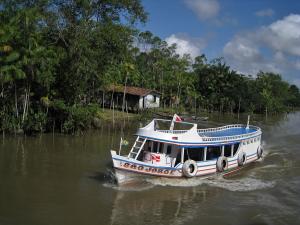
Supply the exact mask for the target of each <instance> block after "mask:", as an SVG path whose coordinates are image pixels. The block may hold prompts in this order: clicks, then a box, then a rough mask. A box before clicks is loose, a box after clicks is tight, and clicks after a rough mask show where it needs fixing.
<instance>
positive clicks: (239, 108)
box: [238, 97, 241, 120]
mask: <svg viewBox="0 0 300 225" xmlns="http://www.w3.org/2000/svg"><path fill="white" fill-rule="evenodd" d="M240 110H241V97H239V107H238V120H239V119H240Z"/></svg>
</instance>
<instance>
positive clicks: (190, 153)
mask: <svg viewBox="0 0 300 225" xmlns="http://www.w3.org/2000/svg"><path fill="white" fill-rule="evenodd" d="M187 159H192V160H194V161H196V162H197V161H203V160H204V148H186V150H185V151H184V160H187Z"/></svg>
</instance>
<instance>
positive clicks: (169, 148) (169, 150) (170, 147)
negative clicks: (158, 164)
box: [167, 145, 172, 155]
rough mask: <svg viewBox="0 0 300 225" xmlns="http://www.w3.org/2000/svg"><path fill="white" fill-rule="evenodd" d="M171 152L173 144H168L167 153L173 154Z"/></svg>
mask: <svg viewBox="0 0 300 225" xmlns="http://www.w3.org/2000/svg"><path fill="white" fill-rule="evenodd" d="M171 152H172V146H171V145H168V146H167V155H171Z"/></svg>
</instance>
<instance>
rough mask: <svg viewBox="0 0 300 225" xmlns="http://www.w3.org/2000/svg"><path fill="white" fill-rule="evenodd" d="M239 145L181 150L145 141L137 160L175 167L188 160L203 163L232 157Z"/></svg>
mask: <svg viewBox="0 0 300 225" xmlns="http://www.w3.org/2000/svg"><path fill="white" fill-rule="evenodd" d="M239 145H240V144H239V143H234V144H227V145H215V146H203V147H202V146H201V147H200V146H195V147H194V146H192V147H185V148H182V147H181V146H178V145H173V144H168V143H163V142H157V141H151V140H147V141H146V142H145V144H144V147H143V149H142V151H141V153H140V155H139V156H138V157H137V160H140V161H142V162H145V163H150V164H153V165H159V166H168V167H176V166H177V165H178V164H179V163H184V162H185V161H186V160H188V159H191V160H194V161H196V162H204V161H209V160H217V159H218V158H219V157H220V156H225V157H233V156H234V155H235V154H236V153H237V150H238V148H239Z"/></svg>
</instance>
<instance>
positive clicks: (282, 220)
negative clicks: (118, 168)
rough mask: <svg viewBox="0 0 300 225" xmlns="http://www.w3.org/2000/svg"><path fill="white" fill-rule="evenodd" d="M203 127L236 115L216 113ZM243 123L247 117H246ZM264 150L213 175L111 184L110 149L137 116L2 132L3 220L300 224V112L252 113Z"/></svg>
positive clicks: (36, 223) (18, 223)
mask: <svg viewBox="0 0 300 225" xmlns="http://www.w3.org/2000/svg"><path fill="white" fill-rule="evenodd" d="M211 119H212V120H213V121H214V122H211V121H208V122H202V124H201V126H202V127H208V126H218V125H224V124H228V123H236V122H238V121H237V119H236V118H233V117H229V116H227V117H215V118H211ZM242 122H244V123H245V122H246V119H245V118H243V119H242ZM251 124H253V125H258V126H260V127H261V128H262V130H263V146H264V149H265V157H264V159H263V160H262V161H261V162H256V163H254V164H252V165H250V166H248V167H246V168H244V169H242V170H241V171H239V172H238V173H237V174H235V175H233V176H230V177H227V178H222V177H217V176H216V177H214V178H211V179H208V180H201V179H189V180H188V181H178V180H166V179H164V180H161V179H144V180H142V181H139V182H137V183H132V184H131V185H130V186H127V187H118V186H117V185H116V184H115V183H114V179H113V174H112V169H111V158H110V153H109V150H110V148H118V143H119V138H120V136H121V134H122V133H124V136H125V137H126V138H127V139H128V140H130V141H132V140H133V137H132V136H131V135H132V134H133V133H134V132H135V130H136V128H137V127H138V126H139V125H140V124H139V123H131V124H130V125H127V126H126V127H125V128H122V126H121V125H116V126H114V127H113V126H109V125H103V127H102V128H101V129H99V130H96V131H90V132H88V133H86V134H85V135H83V136H67V135H61V134H55V135H53V134H43V135H41V136H37V137H6V138H4V139H2V138H1V139H0V224H1V225H54V224H55V225H77V224H84V225H85V224H87V225H90V224H97V225H101V224H130V225H132V224H172V225H176V224H189V225H193V224H245V225H255V224H257V225H260V224H272V225H273V224H300V113H299V112H298V113H291V114H288V115H282V116H278V117H269V118H268V120H266V119H265V118H263V117H261V118H260V117H257V116H256V117H253V118H252V122H251Z"/></svg>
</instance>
